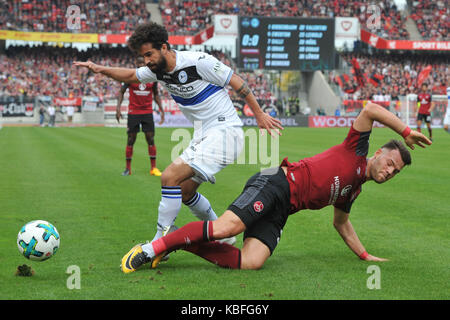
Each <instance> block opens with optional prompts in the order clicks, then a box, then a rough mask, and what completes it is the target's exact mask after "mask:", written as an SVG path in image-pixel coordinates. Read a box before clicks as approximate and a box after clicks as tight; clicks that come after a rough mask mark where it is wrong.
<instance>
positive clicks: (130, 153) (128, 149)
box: [125, 146, 133, 170]
mask: <svg viewBox="0 0 450 320" xmlns="http://www.w3.org/2000/svg"><path fill="white" fill-rule="evenodd" d="M132 157H133V146H127V147H126V149H125V159H126V160H127V169H128V170H131V158H132Z"/></svg>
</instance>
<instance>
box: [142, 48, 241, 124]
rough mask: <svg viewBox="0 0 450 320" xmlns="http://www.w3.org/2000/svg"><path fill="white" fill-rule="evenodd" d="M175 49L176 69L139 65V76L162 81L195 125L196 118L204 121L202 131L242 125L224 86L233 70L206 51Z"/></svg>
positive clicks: (151, 80)
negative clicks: (158, 69)
mask: <svg viewBox="0 0 450 320" xmlns="http://www.w3.org/2000/svg"><path fill="white" fill-rule="evenodd" d="M174 51H175V53H176V65H175V68H174V70H173V71H171V72H168V73H165V72H162V73H157V74H156V73H154V72H152V71H151V70H150V68H148V67H147V66H144V67H141V68H138V69H136V77H137V78H138V80H139V81H140V82H142V83H148V82H154V81H159V82H160V83H161V84H162V85H163V86H164V87H165V88H166V89H167V90H168V91H169V93H170V94H171V96H172V98H173V99H174V100H175V102H176V103H177V104H178V107H179V108H180V110H181V112H183V114H184V116H185V117H186V118H187V119H188V120H189V121H191V122H192V123H194V127H195V128H196V129H197V123H196V122H197V121H200V122H201V126H202V132H205V131H206V130H208V129H210V128H213V127H218V126H242V121H241V119H240V118H239V117H238V115H237V112H236V109H235V108H234V106H233V103H232V101H231V99H230V97H229V95H228V92H227V90H226V89H225V86H226V85H227V84H228V83H229V81H230V79H231V76H232V74H233V70H232V69H231V68H230V67H228V66H226V65H225V64H223V63H222V62H220V61H219V60H217V59H216V58H215V57H213V56H211V55H209V54H207V53H204V52H190V51H177V50H174ZM196 133H198V132H196Z"/></svg>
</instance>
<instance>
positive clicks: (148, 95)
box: [123, 83, 153, 114]
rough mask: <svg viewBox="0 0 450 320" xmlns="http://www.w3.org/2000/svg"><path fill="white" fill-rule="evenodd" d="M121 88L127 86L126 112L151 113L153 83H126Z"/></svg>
mask: <svg viewBox="0 0 450 320" xmlns="http://www.w3.org/2000/svg"><path fill="white" fill-rule="evenodd" d="M123 88H128V93H129V95H130V97H129V104H128V114H147V113H153V91H152V88H153V83H147V84H144V83H127V84H124V85H123Z"/></svg>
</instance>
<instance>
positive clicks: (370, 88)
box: [342, 53, 450, 100]
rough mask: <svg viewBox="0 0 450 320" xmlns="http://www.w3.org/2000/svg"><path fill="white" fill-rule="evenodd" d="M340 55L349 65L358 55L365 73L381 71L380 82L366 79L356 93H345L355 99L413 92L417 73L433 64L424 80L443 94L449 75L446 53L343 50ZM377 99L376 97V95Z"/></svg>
mask: <svg viewBox="0 0 450 320" xmlns="http://www.w3.org/2000/svg"><path fill="white" fill-rule="evenodd" d="M342 57H343V58H344V60H345V61H347V63H348V64H349V65H351V62H350V61H351V59H353V58H357V60H358V62H359V64H360V67H361V70H362V71H363V72H364V73H366V74H367V76H368V77H370V76H373V75H380V76H381V77H380V78H382V80H381V81H380V84H379V85H376V83H375V82H374V83H371V82H370V81H366V85H365V87H363V88H360V89H359V90H357V91H356V92H355V93H352V94H345V95H346V98H349V99H354V100H366V99H374V97H376V96H380V95H383V96H386V99H389V98H391V99H394V98H395V97H398V96H403V95H406V94H409V93H414V92H416V91H417V90H416V83H417V76H418V74H419V73H420V71H421V70H423V69H424V68H425V67H426V66H428V65H431V66H432V68H433V69H432V72H431V74H430V75H429V77H428V78H427V79H426V81H425V83H427V84H428V85H429V88H430V89H431V90H432V93H433V94H445V90H446V86H445V81H446V78H447V77H450V68H449V67H448V63H449V61H448V57H445V56H442V55H436V56H429V55H427V56H425V55H412V54H408V53H404V54H401V55H399V54H375V55H370V56H369V55H361V54H353V53H348V54H343V55H342ZM375 100H376V99H375Z"/></svg>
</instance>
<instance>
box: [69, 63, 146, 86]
mask: <svg viewBox="0 0 450 320" xmlns="http://www.w3.org/2000/svg"><path fill="white" fill-rule="evenodd" d="M73 65H74V66H77V67H84V68H88V69H89V70H91V71H92V72H94V73H101V74H103V75H105V76H107V77H109V78H112V79H114V80H116V81H120V82H125V83H139V80H138V78H137V77H136V69H130V68H115V67H105V66H101V65H98V64H95V63H93V62H92V61H87V62H81V61H74V62H73Z"/></svg>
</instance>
